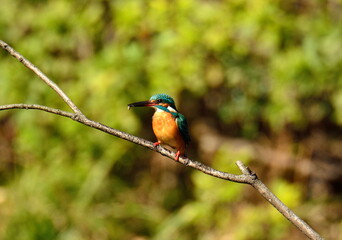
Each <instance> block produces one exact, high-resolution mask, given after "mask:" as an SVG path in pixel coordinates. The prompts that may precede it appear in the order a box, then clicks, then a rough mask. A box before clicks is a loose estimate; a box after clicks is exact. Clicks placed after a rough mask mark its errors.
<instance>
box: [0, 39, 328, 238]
mask: <svg viewBox="0 0 342 240" xmlns="http://www.w3.org/2000/svg"><path fill="white" fill-rule="evenodd" d="M0 46H1V47H2V48H3V49H5V50H6V51H7V52H9V53H10V54H11V55H12V56H14V57H15V58H16V59H18V60H19V61H20V62H22V63H23V64H24V65H25V66H26V67H28V68H29V69H31V70H32V71H33V72H34V73H36V74H37V75H38V76H39V77H40V78H41V79H42V80H43V81H44V82H45V83H46V84H48V85H49V86H50V87H52V88H53V89H54V90H55V91H56V92H57V93H58V94H59V95H60V96H61V97H62V98H63V100H64V101H65V102H66V103H67V104H68V105H69V106H70V107H71V109H72V110H73V111H74V112H75V113H70V112H65V111H62V110H59V109H54V108H50V107H47V106H42V105H36V104H10V105H3V106H0V111H1V110H11V109H36V110H41V111H45V112H49V113H53V114H57V115H60V116H64V117H68V118H71V119H72V120H74V121H77V122H80V123H82V124H84V125H86V126H89V127H92V128H96V129H98V130H101V131H103V132H105V133H109V134H111V135H114V136H116V137H119V138H122V139H124V140H127V141H130V142H133V143H136V144H138V145H140V146H143V147H146V148H149V149H151V150H153V151H156V152H158V153H160V154H162V155H164V156H166V157H168V158H171V159H173V160H174V161H176V160H175V153H173V152H171V151H169V150H168V149H166V148H164V147H162V146H157V147H155V146H154V145H153V143H152V142H150V141H147V140H145V139H142V138H139V137H136V136H133V135H131V134H128V133H125V132H122V131H119V130H116V129H113V128H111V127H108V126H106V125H104V124H101V123H99V122H95V121H93V120H90V119H88V118H87V117H86V116H85V115H83V114H82V113H81V111H80V110H79V109H78V108H77V107H76V105H75V104H74V103H73V102H72V101H71V100H70V99H69V97H67V95H66V94H65V93H64V92H63V91H62V90H61V89H60V88H59V87H58V86H57V85H56V84H55V83H54V82H52V81H51V80H50V79H49V78H47V77H46V76H45V75H44V74H43V73H42V72H41V71H40V70H39V69H38V68H37V67H35V66H34V65H33V64H31V63H30V62H29V61H28V60H26V59H25V58H24V57H23V56H22V55H21V54H19V53H17V52H16V51H15V50H14V49H13V48H11V47H9V46H8V44H6V43H5V42H3V41H1V40H0ZM177 162H179V163H181V164H184V165H185V166H188V167H192V168H194V169H197V170H199V171H202V172H203V173H205V174H208V175H210V176H213V177H216V178H221V179H224V180H228V181H232V182H237V183H246V184H250V185H251V186H253V187H254V188H255V189H256V190H257V191H258V192H259V193H260V194H261V195H262V196H263V197H264V198H265V199H266V200H267V201H268V202H269V203H271V204H272V205H273V206H274V207H275V208H276V209H277V210H278V211H279V212H280V213H281V214H283V215H284V217H286V218H287V219H288V220H289V221H290V222H292V223H293V224H294V225H295V226H296V227H297V228H298V229H299V230H301V231H302V232H303V233H304V234H305V235H306V236H307V237H308V238H309V239H313V240H322V239H323V238H322V237H321V236H320V235H319V234H318V233H317V232H315V231H314V230H313V229H312V228H311V227H310V226H309V225H308V224H307V223H306V222H304V221H303V220H302V219H301V218H299V217H298V216H297V215H296V214H295V213H294V212H293V211H292V210H291V209H289V208H288V207H287V206H286V205H285V204H284V203H283V202H281V201H280V200H279V199H278V198H277V197H276V196H275V195H274V194H273V193H272V192H271V191H270V190H269V189H268V188H267V187H266V185H265V184H264V183H263V182H262V181H261V180H260V179H259V178H258V177H257V175H256V174H255V173H254V172H253V171H251V170H250V169H249V168H248V167H246V166H245V165H244V164H243V163H242V162H241V161H237V162H236V164H237V166H238V167H239V169H240V170H241V172H242V174H241V175H235V174H230V173H226V172H222V171H219V170H216V169H214V168H211V167H209V166H207V165H205V164H203V163H200V162H198V161H194V160H191V159H189V158H184V157H180V158H179V161H177Z"/></svg>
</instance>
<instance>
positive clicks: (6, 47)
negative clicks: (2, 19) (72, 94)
mask: <svg viewBox="0 0 342 240" xmlns="http://www.w3.org/2000/svg"><path fill="white" fill-rule="evenodd" d="M0 46H1V47H2V48H3V49H4V50H6V51H7V52H8V53H9V54H10V55H12V56H13V57H15V58H16V59H18V61H19V62H21V63H22V64H23V65H24V66H25V67H27V68H28V69H30V70H31V71H33V72H34V73H35V74H36V75H37V76H38V77H39V78H40V79H42V80H43V81H44V82H45V83H46V84H47V85H48V86H50V87H51V88H52V89H53V90H54V91H55V92H56V93H57V94H58V95H59V96H60V97H61V98H62V99H63V100H64V102H66V104H68V106H69V107H70V108H71V109H72V110H73V111H74V112H75V113H77V114H79V115H83V113H82V112H81V110H80V109H78V107H77V106H76V105H75V104H74V103H73V101H71V99H70V98H69V97H68V96H67V95H66V94H65V93H64V92H63V91H62V89H60V88H59V87H58V86H57V84H56V83H54V82H53V81H52V80H51V79H50V78H48V77H47V76H46V75H45V74H44V73H43V72H42V71H40V70H39V69H38V68H37V67H36V66H35V65H33V64H32V63H31V62H30V61H28V60H27V59H26V58H24V57H23V56H22V55H21V54H20V53H18V52H17V51H15V50H14V49H13V48H12V47H11V46H10V45H8V44H7V43H5V42H4V41H2V40H0Z"/></svg>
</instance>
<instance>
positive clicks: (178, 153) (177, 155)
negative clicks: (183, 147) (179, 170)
mask: <svg viewBox="0 0 342 240" xmlns="http://www.w3.org/2000/svg"><path fill="white" fill-rule="evenodd" d="M179 156H180V151H177V152H176V157H175V160H176V161H177V162H178V161H179Z"/></svg>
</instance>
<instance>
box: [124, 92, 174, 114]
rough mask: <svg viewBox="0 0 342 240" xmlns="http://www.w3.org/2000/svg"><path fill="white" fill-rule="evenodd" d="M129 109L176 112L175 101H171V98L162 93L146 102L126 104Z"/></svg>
mask: <svg viewBox="0 0 342 240" xmlns="http://www.w3.org/2000/svg"><path fill="white" fill-rule="evenodd" d="M131 107H154V108H158V109H161V110H164V111H165V110H169V111H172V110H174V111H177V109H176V105H175V101H174V100H173V98H172V97H170V96H169V95H167V94H164V93H162V94H156V95H153V96H152V97H151V98H150V100H147V101H142V102H135V103H131V104H128V108H131ZM170 108H171V109H170Z"/></svg>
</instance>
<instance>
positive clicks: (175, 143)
mask: <svg viewBox="0 0 342 240" xmlns="http://www.w3.org/2000/svg"><path fill="white" fill-rule="evenodd" d="M131 107H152V108H154V109H155V112H154V115H153V117H152V129H153V132H154V135H155V136H156V138H157V142H155V143H154V144H153V145H154V146H155V147H156V146H158V145H159V144H166V145H168V146H170V147H172V148H174V149H176V150H177V152H176V156H175V160H176V161H179V157H180V156H184V157H185V150H186V146H187V145H188V144H189V142H190V141H191V138H190V135H189V129H188V123H187V121H186V118H185V116H184V115H183V114H181V113H180V112H178V110H177V108H176V105H175V101H174V100H173V98H172V97H170V96H169V95H167V94H164V93H162V94H156V95H153V96H152V97H151V98H150V99H149V100H147V101H141V102H134V103H130V104H128V109H130V108H131Z"/></svg>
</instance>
